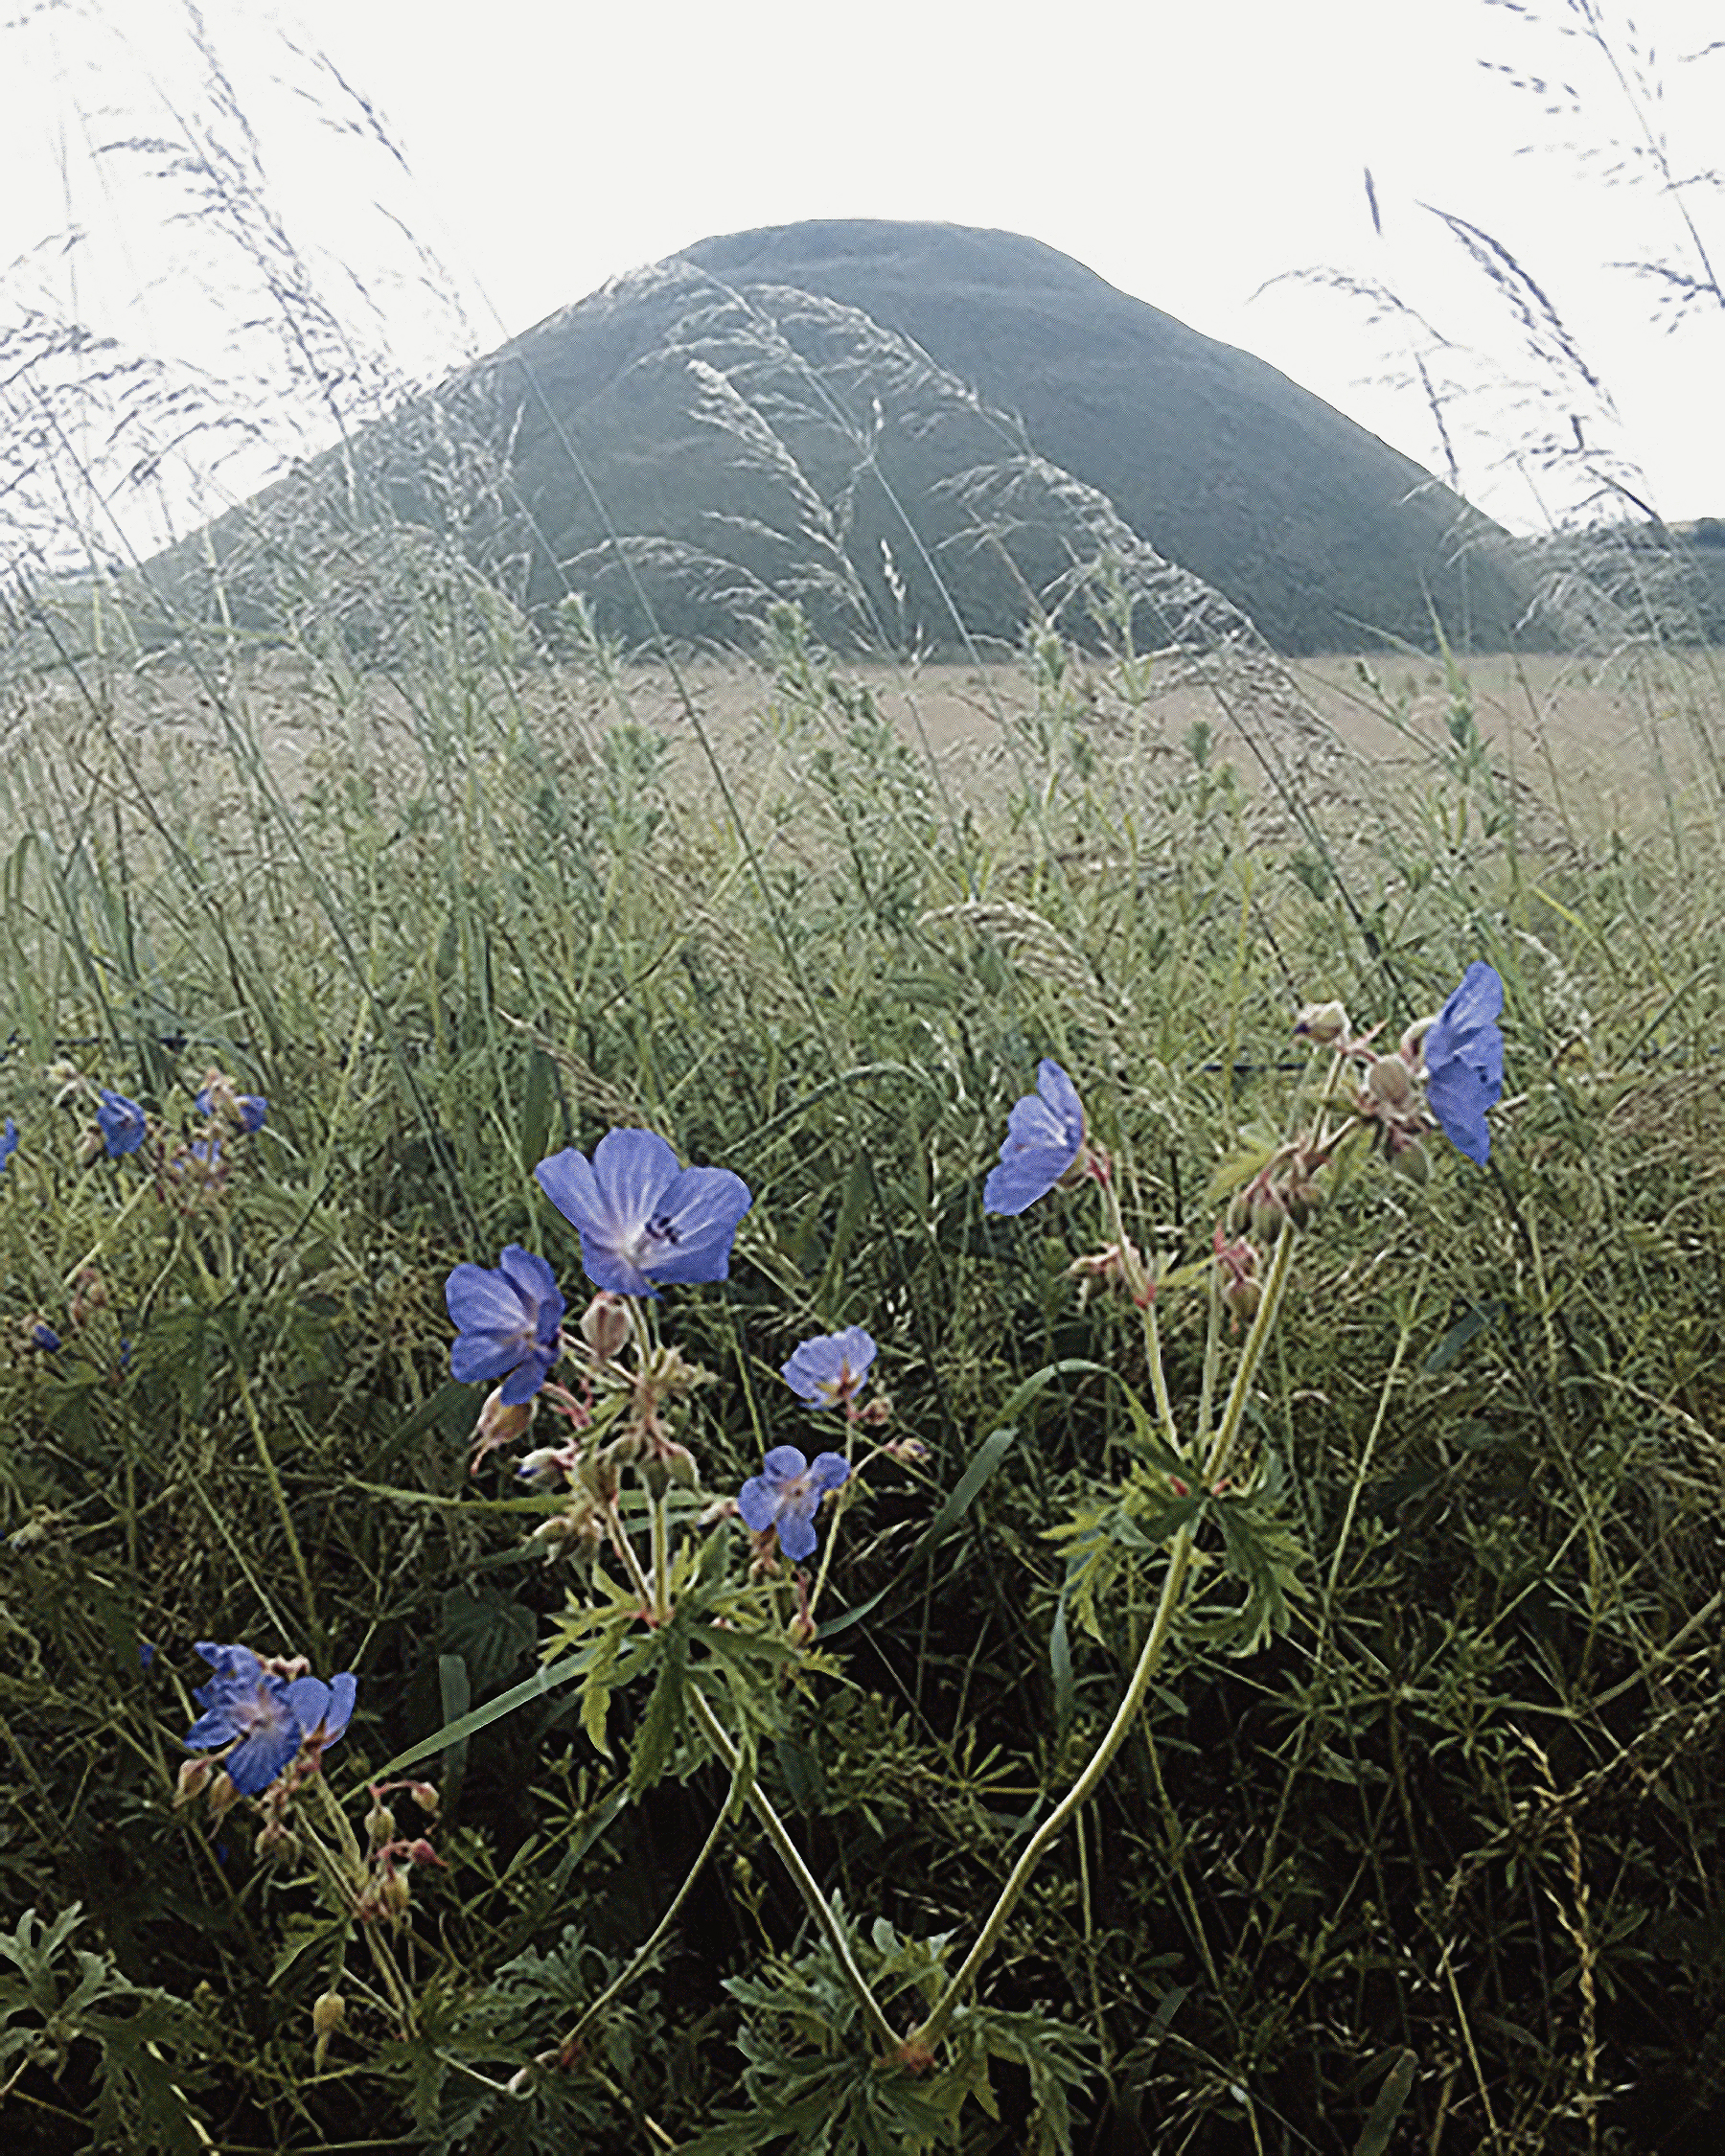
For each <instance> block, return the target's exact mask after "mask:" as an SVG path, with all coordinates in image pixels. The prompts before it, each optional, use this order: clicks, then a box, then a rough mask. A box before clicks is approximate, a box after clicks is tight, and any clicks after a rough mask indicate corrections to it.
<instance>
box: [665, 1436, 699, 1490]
mask: <svg viewBox="0 0 1725 2156" xmlns="http://www.w3.org/2000/svg"><path fill="white" fill-rule="evenodd" d="M660 1457H661V1458H662V1459H663V1460H664V1463H665V1467H666V1470H667V1471H668V1473H669V1474H670V1477H671V1479H672V1481H674V1482H675V1483H676V1484H677V1485H678V1488H679V1489H684V1490H698V1489H700V1487H701V1470H700V1468H698V1467H697V1466H696V1464H695V1455H694V1454H693V1453H692V1452H690V1450H689V1448H688V1446H687V1445H667V1446H666V1447H665V1448H664V1450H663V1452H662V1454H661V1455H660Z"/></svg>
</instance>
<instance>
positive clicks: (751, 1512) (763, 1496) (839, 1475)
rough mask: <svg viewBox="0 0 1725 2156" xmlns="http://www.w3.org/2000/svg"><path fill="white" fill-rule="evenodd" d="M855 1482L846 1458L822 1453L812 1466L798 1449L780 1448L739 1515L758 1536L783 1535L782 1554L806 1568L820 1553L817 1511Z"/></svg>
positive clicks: (748, 1488) (748, 1489) (740, 1495)
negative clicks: (824, 1501) (805, 1561)
mask: <svg viewBox="0 0 1725 2156" xmlns="http://www.w3.org/2000/svg"><path fill="white" fill-rule="evenodd" d="M849 1479H850V1462H849V1461H848V1460H847V1459H846V1458H845V1457H844V1456H843V1455H842V1454H840V1453H819V1454H817V1455H816V1458H815V1464H814V1465H813V1466H810V1464H809V1462H808V1461H807V1460H806V1459H804V1457H803V1456H802V1455H801V1453H799V1452H798V1451H797V1449H796V1447H795V1446H794V1445H774V1447H773V1448H772V1450H771V1452H770V1453H769V1454H768V1455H767V1457H766V1458H765V1459H764V1460H763V1461H762V1462H761V1472H760V1474H758V1475H751V1476H750V1477H749V1479H748V1480H747V1482H745V1483H744V1485H743V1487H742V1488H741V1489H740V1490H739V1491H738V1492H737V1510H738V1511H739V1512H740V1513H741V1514H742V1515H743V1518H744V1520H745V1521H746V1522H747V1525H749V1526H750V1527H752V1528H753V1530H754V1532H755V1533H756V1534H763V1533H765V1532H766V1530H767V1529H768V1528H769V1527H776V1528H777V1529H778V1539H779V1548H781V1549H782V1550H783V1551H784V1553H785V1555H786V1556H787V1557H789V1558H790V1560H791V1562H792V1563H793V1565H794V1564H800V1563H801V1562H802V1560H803V1559H804V1558H805V1557H807V1556H808V1555H809V1554H810V1553H811V1552H812V1551H813V1549H814V1548H815V1539H816V1538H815V1510H816V1506H817V1505H818V1504H819V1502H820V1501H821V1499H822V1498H823V1497H825V1495H826V1493H827V1492H828V1491H829V1490H836V1489H838V1488H839V1487H840V1485H841V1484H843V1483H844V1482H846V1481H848V1480H849Z"/></svg>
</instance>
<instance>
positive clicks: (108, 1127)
mask: <svg viewBox="0 0 1725 2156" xmlns="http://www.w3.org/2000/svg"><path fill="white" fill-rule="evenodd" d="M96 1127H97V1129H98V1130H100V1131H101V1133H102V1142H103V1144H104V1145H105V1146H106V1148H107V1153H108V1158H109V1159H110V1160H118V1159H120V1158H123V1156H125V1155H126V1154H127V1153H135V1152H136V1151H137V1150H138V1148H139V1146H141V1145H142V1144H143V1142H144V1132H145V1127H146V1126H145V1117H144V1111H143V1110H142V1109H141V1108H140V1107H139V1106H138V1104H137V1102H136V1101H135V1100H127V1097H126V1095H125V1094H124V1093H117V1092H115V1090H114V1089H113V1088H112V1086H104V1087H103V1089H102V1097H101V1099H100V1101H99V1102H98V1103H97V1107H96Z"/></svg>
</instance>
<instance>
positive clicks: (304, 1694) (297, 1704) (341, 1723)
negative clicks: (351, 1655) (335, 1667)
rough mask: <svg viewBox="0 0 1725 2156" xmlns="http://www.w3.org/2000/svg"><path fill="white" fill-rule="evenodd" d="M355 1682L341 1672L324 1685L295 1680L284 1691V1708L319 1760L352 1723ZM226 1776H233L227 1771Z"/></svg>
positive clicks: (313, 1679)
mask: <svg viewBox="0 0 1725 2156" xmlns="http://www.w3.org/2000/svg"><path fill="white" fill-rule="evenodd" d="M358 1690H359V1681H358V1679H357V1677H356V1676H355V1675H354V1674H353V1672H352V1671H351V1670H347V1669H344V1670H343V1671H342V1672H341V1674H340V1675H339V1676H338V1677H332V1678H331V1679H330V1682H329V1683H328V1684H327V1685H326V1684H324V1683H323V1681H322V1680H321V1679H320V1678H317V1677H296V1678H295V1679H294V1681H293V1683H292V1684H291V1685H289V1686H288V1707H289V1708H290V1709H292V1711H293V1718H294V1720H295V1721H296V1722H297V1723H298V1724H299V1729H300V1736H301V1739H302V1741H303V1742H304V1743H305V1744H306V1745H307V1746H308V1747H309V1748H310V1750H311V1754H312V1756H313V1757H314V1758H317V1759H321V1758H322V1757H323V1755H324V1751H325V1749H326V1747H328V1746H329V1745H332V1744H335V1743H337V1742H338V1741H339V1740H340V1737H341V1733H342V1732H343V1731H344V1730H345V1729H346V1728H347V1726H348V1723H349V1722H350V1721H351V1720H352V1719H353V1713H354V1701H355V1698H356V1697H357V1693H358ZM228 1771H229V1773H230V1774H231V1773H232V1772H233V1770H232V1768H230V1769H229V1770H228Z"/></svg>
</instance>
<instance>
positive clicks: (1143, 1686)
mask: <svg viewBox="0 0 1725 2156" xmlns="http://www.w3.org/2000/svg"><path fill="white" fill-rule="evenodd" d="M1297 1240H1298V1234H1297V1231H1296V1229H1295V1228H1294V1227H1293V1224H1292V1223H1289V1225H1288V1226H1287V1227H1284V1228H1283V1230H1282V1232H1281V1234H1280V1236H1279V1237H1278V1238H1277V1240H1276V1256H1275V1258H1274V1259H1273V1261H1272V1263H1271V1268H1270V1275H1269V1278H1268V1280H1267V1281H1266V1282H1265V1286H1264V1294H1263V1298H1262V1300H1261V1301H1260V1302H1259V1304H1258V1307H1257V1311H1256V1314H1255V1315H1254V1317H1253V1322H1252V1330H1251V1332H1250V1333H1248V1334H1247V1336H1246V1344H1245V1346H1244V1347H1243V1348H1242V1350H1241V1352H1240V1363H1239V1367H1238V1368H1237V1369H1236V1370H1235V1372H1234V1381H1233V1386H1232V1388H1231V1389H1230V1393H1229V1397H1228V1404H1227V1406H1226V1407H1225V1408H1224V1410H1223V1412H1222V1420H1221V1423H1220V1425H1219V1426H1218V1428H1217V1431H1216V1434H1215V1436H1214V1438H1213V1439H1212V1440H1211V1443H1210V1448H1209V1453H1208V1456H1207V1458H1206V1460H1205V1463H1204V1481H1205V1484H1206V1486H1207V1487H1209V1488H1213V1487H1214V1486H1215V1483H1216V1480H1217V1479H1218V1478H1219V1477H1220V1476H1221V1475H1222V1474H1223V1473H1224V1472H1225V1470H1226V1468H1227V1466H1228V1462H1229V1459H1230V1456H1231V1454H1232V1452H1233V1447H1234V1442H1235V1440H1236V1438H1237V1437H1238V1435H1239V1431H1240V1423H1241V1419H1242V1417H1243V1416H1244V1414H1245V1411H1246V1401H1247V1397H1248V1394H1249V1393H1250V1391H1251V1388H1252V1381H1253V1376H1254V1375H1255V1374H1256V1371H1257V1366H1258V1364H1259V1363H1260V1362H1261V1360H1262V1359H1263V1353H1264V1348H1265V1346H1266V1344H1267V1342H1268V1341H1269V1338H1270V1332H1271V1328H1272V1326H1274V1324H1275V1322H1276V1312H1277V1311H1278V1309H1279V1308H1280V1305H1281V1298H1282V1293H1283V1290H1284V1289H1285V1288H1286V1286H1287V1280H1288V1272H1289V1267H1290V1265H1291V1263H1292V1259H1293V1252H1294V1245H1295V1243H1296V1241H1297ZM1194 1539H1195V1538H1194V1535H1193V1530H1192V1528H1191V1526H1190V1525H1185V1526H1183V1527H1181V1528H1180V1529H1179V1531H1178V1532H1177V1533H1176V1535H1175V1537H1174V1540H1173V1543H1172V1544H1171V1545H1170V1547H1169V1550H1168V1569H1167V1571H1166V1572H1165V1573H1164V1574H1163V1576H1162V1585H1161V1595H1160V1597H1159V1598H1158V1601H1157V1605H1156V1615H1155V1617H1153V1618H1152V1619H1151V1623H1150V1630H1149V1633H1148V1634H1147V1635H1146V1637H1145V1640H1144V1644H1143V1647H1142V1649H1141V1651H1140V1652H1139V1655H1138V1666H1137V1667H1136V1668H1135V1669H1134V1670H1133V1672H1132V1678H1131V1681H1130V1682H1129V1683H1128V1685H1127V1686H1126V1690H1125V1693H1124V1695H1123V1696H1122V1698H1121V1700H1120V1704H1119V1706H1118V1708H1117V1709H1115V1717H1114V1720H1113V1721H1112V1722H1111V1723H1110V1724H1109V1726H1108V1729H1107V1731H1106V1732H1105V1733H1104V1734H1103V1737H1102V1739H1101V1741H1100V1743H1098V1745H1097V1746H1096V1749H1095V1751H1094V1752H1092V1754H1091V1756H1090V1759H1089V1761H1088V1762H1087V1763H1086V1765H1085V1768H1084V1770H1083V1772H1082V1773H1081V1774H1080V1775H1079V1777H1078V1778H1077V1780H1076V1781H1074V1782H1073V1784H1072V1786H1071V1787H1070V1789H1069V1790H1068V1791H1067V1793H1066V1795H1065V1796H1064V1797H1063V1798H1062V1799H1061V1800H1060V1802H1059V1803H1058V1804H1056V1805H1055V1807H1054V1809H1053V1810H1052V1811H1051V1812H1050V1813H1049V1814H1048V1816H1047V1818H1046V1819H1045V1820H1044V1821H1043V1823H1042V1824H1041V1825H1040V1826H1039V1827H1038V1828H1037V1830H1036V1832H1035V1833H1034V1834H1033V1835H1031V1837H1030V1839H1029V1841H1028V1842H1026V1843H1025V1845H1024V1846H1023V1851H1022V1853H1021V1854H1020V1857H1019V1860H1018V1862H1017V1863H1016V1864H1015V1865H1014V1866H1013V1868H1012V1869H1011V1871H1010V1873H1009V1874H1008V1875H1007V1879H1006V1884H1005V1885H1004V1886H1003V1887H1002V1888H1001V1889H1000V1896H999V1898H998V1900H997V1901H996V1902H995V1905H994V1907H993V1909H991V1910H990V1911H989V1913H988V1915H987V1917H986V1919H985V1920H984V1922H983V1925H982V1929H981V1930H980V1932H978V1933H977V1938H976V1943H975V1944H974V1945H973V1946H972V1948H971V1950H970V1952H969V1953H968V1954H967V1955H966V1956H965V1958H964V1960H963V1961H962V1962H961V1963H960V1964H959V1966H958V1967H957V1968H956V1969H955V1970H954V1973H953V1975H952V1977H951V1979H950V1980H949V1982H948V1984H947V1986H946V1989H945V1990H944V1991H943V1992H942V1993H941V1994H940V1997H939V1998H938V1999H937V2000H936V2001H935V2004H934V2007H933V2008H932V2010H931V2012H930V2014H929V2017H928V2019H927V2020H926V2021H925V2022H923V2024H922V2025H921V2027H920V2028H918V2029H916V2030H913V2031H912V2033H911V2034H910V2035H909V2036H908V2038H907V2039H906V2049H907V2050H908V2051H909V2052H913V2053H923V2052H931V2051H932V2050H933V2049H934V2047H935V2045H936V2044H938V2043H939V2042H940V2041H941V2039H942V2038H943V2037H944V2036H945V2034H946V2032H947V2030H948V2029H949V2028H951V2026H952V2021H953V2016H954V2013H955V2012H956V2011H957V2009H958V2007H959V2005H960V2003H961V2002H962V2000H963V1998H964V1995H965V1993H966V1992H967V1991H968V1990H969V1989H970V1987H971V1986H972V1984H975V1983H976V1981H977V1977H978V1976H979V1975H980V1973H981V1970H982V1965H983V1963H984V1962H985V1961H987V1960H988V1958H989V1956H990V1955H991V1954H992V1953H993V1952H994V1950H995V1948H996V1946H997V1945H999V1943H1000V1935H1001V1933H1002V1932H1003V1931H1004V1930H1005V1928H1006V1923H1007V1919H1008V1918H1009V1917H1010V1916H1011V1915H1012V1911H1013V1908H1014V1905H1015V1904H1016V1903H1017V1901H1018V1898H1019V1896H1020V1895H1021V1894H1022V1893H1023V1891H1024V1889H1025V1888H1026V1887H1027V1886H1028V1885H1029V1883H1030V1879H1031V1876H1032V1874H1033V1873H1034V1872H1035V1870H1036V1868H1037V1866H1038V1865H1039V1864H1040V1863H1041V1862H1042V1860H1043V1858H1044V1856H1045V1855H1046V1853H1047V1851H1048V1849H1049V1847H1050V1846H1051V1845H1052V1844H1053V1843H1054V1842H1055V1841H1057V1840H1058V1839H1059V1837H1060V1835H1061V1834H1062V1833H1064V1832H1065V1830H1066V1825H1067V1822H1068V1821H1069V1819H1071V1818H1072V1816H1073V1814H1074V1813H1076V1812H1077V1811H1078V1810H1079V1809H1080V1808H1081V1807H1082V1806H1083V1805H1084V1804H1086V1803H1088V1802H1089V1800H1090V1799H1091V1796H1092V1793H1093V1792H1094V1790H1095V1789H1096V1787H1097V1785H1098V1784H1099V1783H1100V1781H1101V1779H1102V1778H1103V1776H1104V1775H1105V1774H1106V1773H1107V1772H1108V1770H1109V1767H1110V1766H1111V1765H1112V1764H1113V1762H1114V1757H1115V1753H1117V1752H1118V1751H1119V1749H1120V1747H1121V1745H1122V1744H1124V1743H1125V1741H1126V1737H1127V1734H1128V1732H1130V1730H1131V1728H1132V1725H1133V1723H1134V1721H1135V1720H1136V1719H1137V1717H1138V1709H1140V1708H1141V1707H1142V1706H1143V1704H1144V1695H1145V1694H1146V1693H1147V1692H1148V1691H1149V1689H1150V1685H1151V1681H1152V1679H1153V1678H1154V1677H1155V1675H1156V1672H1157V1670H1158V1669H1159V1668H1160V1666H1161V1659H1162V1655H1163V1653H1164V1652H1165V1650H1166V1648H1167V1644H1168V1638H1169V1635H1170V1633H1171V1632H1172V1631H1173V1628H1174V1620H1175V1618H1176V1617H1177V1616H1178V1615H1179V1612H1180V1606H1181V1604H1182V1602H1183V1601H1184V1598H1185V1588H1186V1581H1187V1578H1188V1576H1189V1574H1190V1571H1191V1564H1192V1551H1193V1547H1194Z"/></svg>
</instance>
